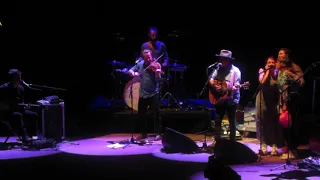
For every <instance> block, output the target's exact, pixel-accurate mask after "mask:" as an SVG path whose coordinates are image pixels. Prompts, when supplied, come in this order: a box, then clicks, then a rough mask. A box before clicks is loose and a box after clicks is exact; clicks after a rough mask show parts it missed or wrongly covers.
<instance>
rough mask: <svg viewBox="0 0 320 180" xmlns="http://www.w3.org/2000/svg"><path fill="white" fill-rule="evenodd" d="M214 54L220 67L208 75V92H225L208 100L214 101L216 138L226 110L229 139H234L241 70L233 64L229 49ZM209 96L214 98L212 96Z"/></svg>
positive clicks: (218, 135) (219, 134)
mask: <svg viewBox="0 0 320 180" xmlns="http://www.w3.org/2000/svg"><path fill="white" fill-rule="evenodd" d="M216 56H217V57H218V58H219V63H221V67H220V65H219V64H218V68H216V69H215V70H214V71H213V73H212V75H211V76H209V87H210V92H217V91H218V92H219V93H225V92H227V97H226V98H220V99H215V100H214V101H212V100H210V102H212V103H213V102H215V103H213V104H214V105H215V109H216V119H215V131H216V138H220V137H221V123H222V119H223V116H224V115H225V113H226V112H227V114H228V119H229V125H230V140H232V141H234V140H235V137H236V121H235V115H236V106H237V104H238V103H239V101H240V89H239V85H240V82H241V72H240V70H239V68H237V67H236V66H235V65H233V61H234V59H235V58H233V57H232V52H231V51H229V50H224V49H223V50H221V51H220V54H216ZM224 84H225V85H226V86H225V85H224ZM209 96H210V93H209ZM211 97H213V98H215V97H214V96H211Z"/></svg>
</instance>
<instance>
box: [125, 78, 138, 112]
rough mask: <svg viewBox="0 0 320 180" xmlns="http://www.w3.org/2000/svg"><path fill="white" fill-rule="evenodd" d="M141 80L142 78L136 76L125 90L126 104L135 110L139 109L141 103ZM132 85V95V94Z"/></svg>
mask: <svg viewBox="0 0 320 180" xmlns="http://www.w3.org/2000/svg"><path fill="white" fill-rule="evenodd" d="M140 81H141V78H140V77H139V76H138V77H134V78H133V79H131V80H130V81H129V82H128V83H127V84H126V86H125V88H124V90H123V99H124V101H125V103H126V105H127V106H128V107H129V108H132V109H133V110H135V111H138V103H139V97H140V96H139V94H140V93H139V91H140ZM131 86H132V96H131V95H130V93H131V92H130V91H131Z"/></svg>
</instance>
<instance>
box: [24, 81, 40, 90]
mask: <svg viewBox="0 0 320 180" xmlns="http://www.w3.org/2000/svg"><path fill="white" fill-rule="evenodd" d="M21 82H22V84H24V85H25V86H27V87H28V88H30V89H32V90H36V91H42V90H41V89H37V88H34V87H31V86H32V85H31V84H28V83H26V82H25V81H24V80H21Z"/></svg>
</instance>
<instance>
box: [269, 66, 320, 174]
mask: <svg viewBox="0 0 320 180" xmlns="http://www.w3.org/2000/svg"><path fill="white" fill-rule="evenodd" d="M318 63H320V61H317V62H315V63H312V64H311V65H310V66H309V67H308V68H307V69H306V70H305V72H304V73H303V74H302V75H301V76H299V77H298V78H297V79H296V80H294V81H293V82H292V83H290V84H288V86H287V87H286V88H285V89H284V90H282V91H281V92H280V97H282V94H283V93H284V92H288V90H289V88H290V87H291V86H292V85H293V84H295V83H298V81H299V80H300V79H301V78H302V77H303V76H305V75H306V74H307V73H308V72H309V71H310V70H312V68H313V67H316V64H318ZM288 100H290V93H288ZM287 111H288V113H289V114H288V120H287V121H288V128H291V127H290V105H287ZM279 112H280V106H279ZM293 121H294V120H293ZM290 131H291V130H288V153H287V154H288V156H287V159H286V161H285V163H284V164H282V165H280V166H277V167H275V168H272V169H270V171H273V170H276V169H279V168H281V167H283V168H284V169H286V167H287V166H297V165H294V164H292V162H291V160H290V156H289V154H290V143H291V132H290Z"/></svg>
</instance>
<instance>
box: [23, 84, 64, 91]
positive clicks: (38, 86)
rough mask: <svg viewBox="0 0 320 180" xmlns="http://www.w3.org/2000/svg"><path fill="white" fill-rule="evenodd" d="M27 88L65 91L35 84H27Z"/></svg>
mask: <svg viewBox="0 0 320 180" xmlns="http://www.w3.org/2000/svg"><path fill="white" fill-rule="evenodd" d="M29 86H31V87H32V86H33V87H36V88H42V89H50V90H55V91H67V90H66V89H63V88H57V87H50V86H46V85H36V84H29Z"/></svg>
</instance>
